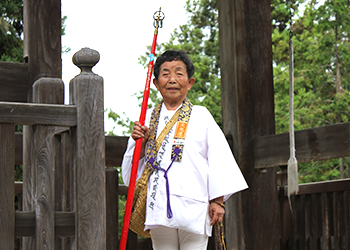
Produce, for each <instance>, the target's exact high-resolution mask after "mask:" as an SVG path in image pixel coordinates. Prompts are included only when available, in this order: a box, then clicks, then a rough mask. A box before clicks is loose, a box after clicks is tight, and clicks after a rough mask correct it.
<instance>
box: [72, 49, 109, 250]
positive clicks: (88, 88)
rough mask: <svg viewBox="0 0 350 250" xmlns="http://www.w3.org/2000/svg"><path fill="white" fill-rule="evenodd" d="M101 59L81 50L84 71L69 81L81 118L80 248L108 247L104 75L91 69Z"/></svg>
mask: <svg viewBox="0 0 350 250" xmlns="http://www.w3.org/2000/svg"><path fill="white" fill-rule="evenodd" d="M98 60H99V54H98V52H97V51H94V50H91V49H88V48H85V49H82V50H80V51H78V52H77V53H76V54H75V55H74V56H73V61H74V62H75V64H76V65H78V66H79V67H80V68H81V69H82V71H84V73H83V74H80V75H78V76H76V77H75V78H74V79H73V80H71V81H70V103H71V104H74V105H76V107H77V121H78V122H77V127H76V130H74V133H75V135H76V145H77V146H76V163H75V164H76V165H75V168H76V199H77V200H76V212H77V217H76V237H75V241H76V249H78V250H79V249H84V250H88V249H105V248H106V193H105V190H106V179H105V138H104V129H103V128H104V120H103V119H104V107H103V78H102V77H100V76H98V75H96V74H94V73H92V72H91V67H93V66H94V65H95V64H96V63H97V62H98ZM89 66H90V67H89ZM83 67H84V68H83ZM72 131H73V130H72Z"/></svg>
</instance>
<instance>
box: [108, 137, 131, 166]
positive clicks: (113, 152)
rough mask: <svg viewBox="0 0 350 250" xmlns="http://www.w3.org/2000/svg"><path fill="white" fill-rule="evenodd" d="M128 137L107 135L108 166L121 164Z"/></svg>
mask: <svg viewBox="0 0 350 250" xmlns="http://www.w3.org/2000/svg"><path fill="white" fill-rule="evenodd" d="M128 139H129V137H127V136H105V141H106V166H107V167H119V166H121V164H122V160H123V155H124V153H125V151H126V146H127V144H128Z"/></svg>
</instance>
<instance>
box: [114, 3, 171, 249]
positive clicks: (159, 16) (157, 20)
mask: <svg viewBox="0 0 350 250" xmlns="http://www.w3.org/2000/svg"><path fill="white" fill-rule="evenodd" d="M153 18H154V27H155V30H154V36H153V42H152V48H151V54H150V61H149V63H148V71H147V78H146V84H145V90H144V93H143V100H142V106H141V114H140V119H139V122H140V124H141V126H144V125H145V119H146V111H147V103H148V97H149V89H150V85H151V78H152V71H153V64H154V54H155V51H156V46H157V36H158V28H161V27H162V21H163V19H164V13H163V12H162V11H161V8H159V11H157V12H155V13H154V15H153ZM141 146H142V138H140V139H138V140H136V144H135V149H134V156H133V160H132V168H131V174H130V182H129V188H128V197H127V199H126V204H125V214H124V221H123V227H122V233H121V238H120V244H119V250H125V248H126V241H127V238H128V231H129V224H130V216H131V208H132V201H133V199H134V192H135V183H136V176H137V169H138V166H139V161H140V153H141Z"/></svg>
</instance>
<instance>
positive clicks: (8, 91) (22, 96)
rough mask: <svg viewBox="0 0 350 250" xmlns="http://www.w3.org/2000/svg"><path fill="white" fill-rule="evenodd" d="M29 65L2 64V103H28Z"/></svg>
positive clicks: (0, 68) (0, 65) (0, 72)
mask: <svg viewBox="0 0 350 250" xmlns="http://www.w3.org/2000/svg"><path fill="white" fill-rule="evenodd" d="M27 82H28V64H27V63H12V62H0V89H1V91H0V101H3V102H27Z"/></svg>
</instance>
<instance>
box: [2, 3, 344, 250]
mask: <svg viewBox="0 0 350 250" xmlns="http://www.w3.org/2000/svg"><path fill="white" fill-rule="evenodd" d="M218 3H219V5H218V9H219V27H220V58H221V75H222V79H221V81H222V90H223V91H222V109H223V129H224V133H225V135H226V137H227V139H228V141H229V143H230V145H231V147H232V150H233V152H234V155H235V157H236V159H237V161H238V163H239V165H240V167H241V170H242V172H243V174H244V176H245V178H246V179H247V182H248V185H249V189H247V190H245V191H242V192H240V193H238V194H235V195H233V197H231V198H230V199H229V200H228V201H227V202H226V215H225V239H226V245H227V249H230V250H233V249H235V250H236V249H242V250H243V249H244V250H254V249H256V250H265V249H266V250H273V249H283V250H287V249H324V250H326V249H350V229H349V227H350V180H349V179H345V180H339V181H331V182H324V183H314V184H307V185H300V191H299V193H298V194H297V195H295V196H293V197H292V199H291V207H292V211H291V210H290V207H289V203H288V199H287V196H286V189H287V188H288V186H287V184H288V183H287V181H286V179H287V178H286V167H285V166H286V165H287V160H288V158H289V148H288V145H289V141H288V134H279V135H275V120H274V90H273V74H272V46H271V44H272V43H271V13H270V1H269V0H235V1H233V0H219V1H218ZM38 17H40V18H38ZM24 25H25V31H24V33H25V38H24V44H25V46H24V56H25V58H26V63H6V62H0V249H5V250H7V249H84V250H86V249H118V237H117V236H118V195H126V193H127V192H126V188H125V187H123V186H120V185H118V173H117V171H116V170H115V169H114V168H112V167H113V166H119V165H120V163H121V157H122V154H123V152H124V150H125V148H126V142H127V138H126V137H112V136H104V131H103V112H104V109H103V79H102V77H100V76H98V75H95V74H94V73H92V71H91V68H92V67H93V66H94V65H95V64H96V63H97V62H98V60H99V54H98V52H97V51H94V50H91V49H88V48H84V49H82V50H80V51H78V52H77V53H76V54H75V55H74V57H73V61H74V63H75V64H76V65H77V66H78V67H79V68H80V69H81V70H82V73H81V74H80V75H78V76H76V77H75V78H74V79H72V81H71V82H70V105H64V104H63V103H64V98H63V95H64V94H63V93H64V91H63V90H64V84H63V82H62V79H61V71H62V69H61V38H60V36H61V2H60V0H45V1H29V0H24ZM82 46H84V45H82ZM91 121H93V122H91ZM16 124H21V125H25V126H24V132H23V134H16V133H15V125H16ZM295 136H296V150H297V151H296V152H297V158H298V161H299V162H309V161H317V160H324V159H331V158H341V157H346V156H349V155H350V124H349V123H342V124H336V125H330V126H327V127H318V128H310V129H307V130H303V131H296V133H295ZM15 164H17V165H18V164H23V169H24V176H23V183H15V185H14V168H13V167H14V165H15ZM278 166H279V167H280V169H281V171H280V172H279V173H277V169H276V167H278ZM15 194H22V197H23V198H22V199H20V206H19V210H18V211H15V209H14V196H15ZM20 196H21V195H20ZM15 237H18V238H17V240H16V241H15ZM127 247H128V249H151V243H150V240H149V239H147V240H140V239H137V236H136V235H134V234H133V233H129V240H128V246H127ZM208 249H214V248H213V244H212V242H211V241H210V242H209V245H208Z"/></svg>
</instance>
